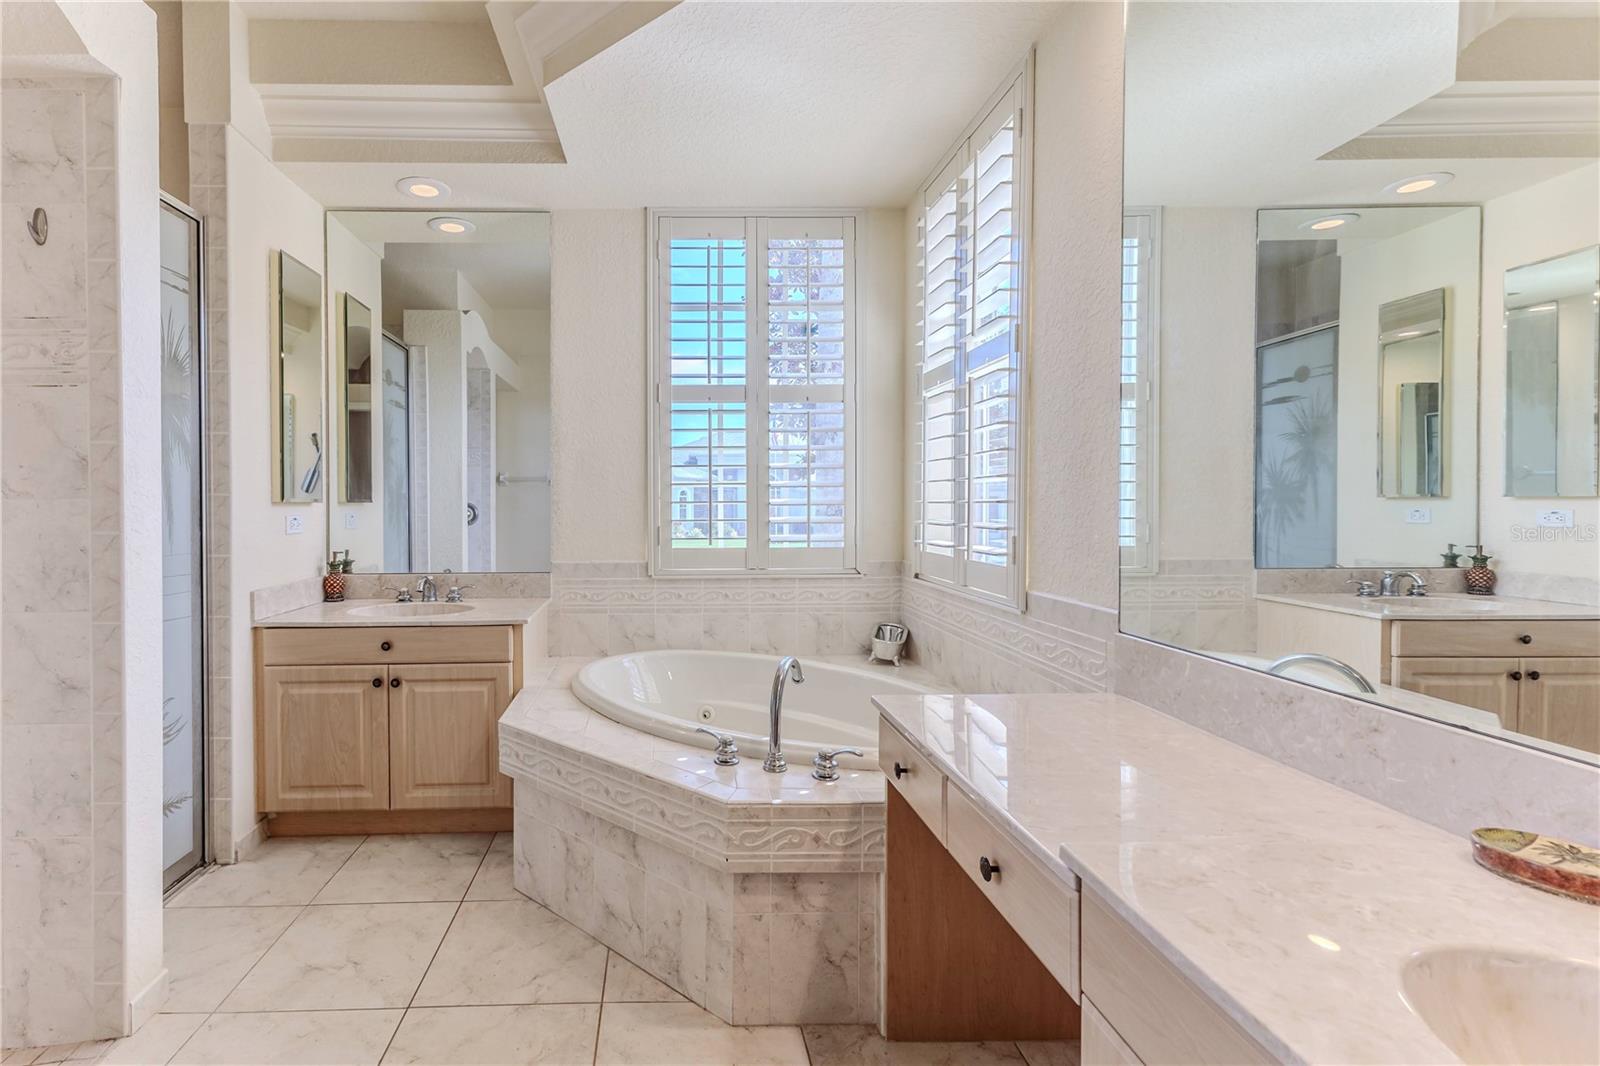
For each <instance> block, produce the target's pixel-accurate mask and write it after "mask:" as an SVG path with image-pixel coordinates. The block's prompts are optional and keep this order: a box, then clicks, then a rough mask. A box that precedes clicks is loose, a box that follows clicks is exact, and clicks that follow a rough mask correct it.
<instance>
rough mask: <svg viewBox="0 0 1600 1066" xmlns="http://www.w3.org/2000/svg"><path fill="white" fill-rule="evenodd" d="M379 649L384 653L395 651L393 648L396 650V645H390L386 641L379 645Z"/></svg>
mask: <svg viewBox="0 0 1600 1066" xmlns="http://www.w3.org/2000/svg"><path fill="white" fill-rule="evenodd" d="M378 648H379V649H380V650H382V651H391V650H393V648H394V645H393V644H390V643H389V642H388V641H387V640H386V641H384V642H383V643H382V644H379V645H378Z"/></svg>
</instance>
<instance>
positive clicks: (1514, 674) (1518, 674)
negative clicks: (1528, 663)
mask: <svg viewBox="0 0 1600 1066" xmlns="http://www.w3.org/2000/svg"><path fill="white" fill-rule="evenodd" d="M1511 680H1513V681H1521V680H1522V671H1521V670H1513V671H1511Z"/></svg>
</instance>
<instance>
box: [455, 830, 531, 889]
mask: <svg viewBox="0 0 1600 1066" xmlns="http://www.w3.org/2000/svg"><path fill="white" fill-rule="evenodd" d="M513 865H514V863H513V862H512V851H511V834H510V833H496V834H495V835H494V843H493V844H490V845H489V853H488V854H487V855H485V856H484V857H483V865H481V866H479V867H478V874H477V876H476V877H474V878H473V879H472V887H471V888H469V889H467V898H468V899H469V900H484V899H527V898H528V897H526V896H524V895H523V894H522V893H520V892H518V891H517V890H516V889H515V888H513V887H512V885H511V869H512V867H513Z"/></svg>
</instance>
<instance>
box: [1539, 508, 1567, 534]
mask: <svg viewBox="0 0 1600 1066" xmlns="http://www.w3.org/2000/svg"><path fill="white" fill-rule="evenodd" d="M1535 522H1536V523H1537V524H1538V525H1541V526H1550V527H1552V528H1555V529H1571V528H1572V512H1571V511H1568V510H1564V509H1558V510H1551V511H1540V512H1539V517H1538V518H1537V519H1535Z"/></svg>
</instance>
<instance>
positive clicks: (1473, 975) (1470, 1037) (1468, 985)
mask: <svg viewBox="0 0 1600 1066" xmlns="http://www.w3.org/2000/svg"><path fill="white" fill-rule="evenodd" d="M1400 988H1401V996H1402V998H1403V999H1404V1000H1405V1002H1406V1006H1408V1007H1410V1008H1411V1010H1412V1012H1413V1013H1414V1014H1416V1015H1417V1016H1418V1017H1420V1018H1421V1019H1422V1020H1423V1021H1424V1022H1426V1023H1427V1024H1428V1028H1430V1029H1432V1030H1433V1034H1434V1035H1435V1036H1437V1037H1438V1038H1439V1039H1440V1040H1442V1041H1444V1043H1445V1045H1446V1046H1447V1047H1449V1048H1450V1050H1451V1051H1453V1052H1455V1053H1456V1054H1457V1055H1459V1056H1460V1057H1461V1061H1463V1062H1469V1063H1506V1062H1522V1063H1535V1062H1538V1063H1572V1062H1600V967H1597V966H1595V965H1593V964H1591V963H1587V962H1580V961H1579V960H1577V959H1563V958H1558V957H1555V956H1551V955H1534V954H1529V953H1525V952H1518V951H1505V950H1499V949H1495V948H1466V947H1462V948H1435V949H1431V950H1428V951H1419V952H1417V953H1416V954H1415V955H1412V956H1411V957H1410V958H1409V959H1407V960H1406V962H1405V965H1404V966H1403V967H1401V971H1400Z"/></svg>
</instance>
